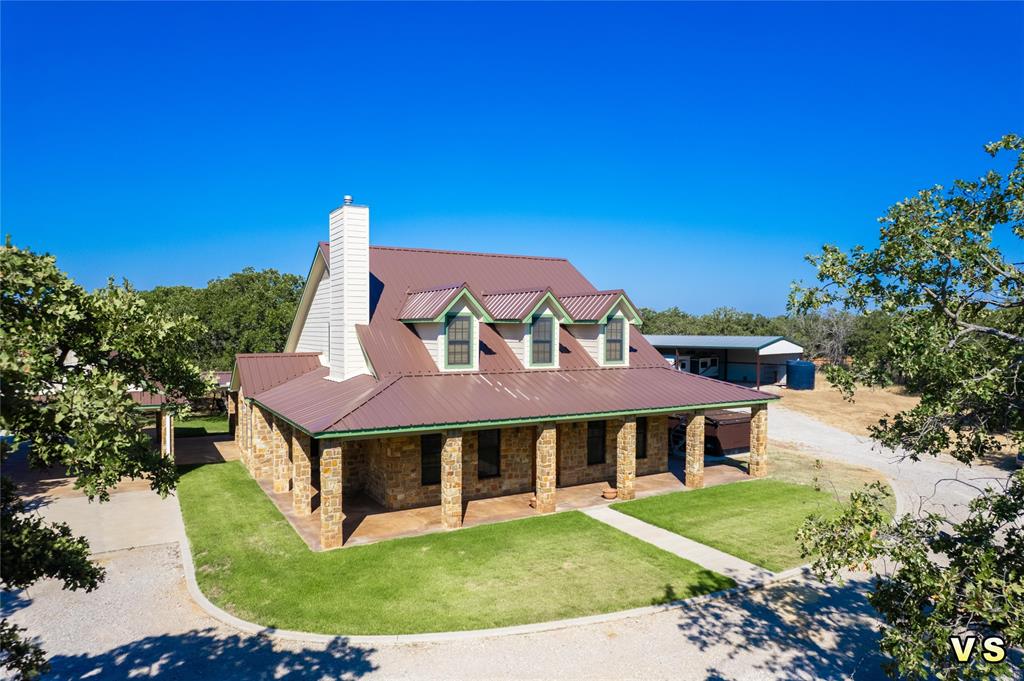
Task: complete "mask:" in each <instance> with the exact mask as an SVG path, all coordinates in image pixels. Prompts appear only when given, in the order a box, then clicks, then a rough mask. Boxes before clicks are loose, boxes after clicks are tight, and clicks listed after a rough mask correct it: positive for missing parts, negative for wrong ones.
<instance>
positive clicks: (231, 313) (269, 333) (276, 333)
mask: <svg viewBox="0 0 1024 681" xmlns="http://www.w3.org/2000/svg"><path fill="white" fill-rule="evenodd" d="M304 284H305V281H304V280H303V279H302V277H299V276H297V275H294V274H283V273H281V272H278V271H277V270H273V269H268V270H260V271H257V270H254V269H252V268H251V267H247V268H245V269H244V270H242V271H241V272H236V273H234V274H232V275H230V276H229V277H226V278H224V279H214V280H213V281H211V282H210V283H209V284H207V286H206V287H205V288H198V289H197V288H191V287H188V286H158V287H156V288H155V289H153V290H151V291H143V292H142V297H143V298H144V299H145V300H146V301H148V302H150V303H151V304H153V305H155V306H156V307H158V308H159V309H161V310H163V311H164V312H165V313H166V314H167V315H168V316H169V317H172V318H181V317H182V316H183V315H194V316H195V317H197V318H198V319H199V320H200V321H201V322H202V323H203V324H204V325H205V327H206V329H207V332H206V333H205V334H203V335H202V336H201V337H199V338H198V339H197V341H196V343H195V344H194V346H193V350H192V352H193V355H192V356H193V358H194V360H195V361H196V362H197V363H198V364H199V365H200V366H201V367H202V368H203V369H207V370H224V371H226V370H229V369H231V368H232V367H233V366H234V361H235V354H236V353H240V352H280V351H281V350H283V349H284V344H285V340H287V338H288V331H289V330H290V329H291V324H292V318H293V317H294V316H295V308H296V307H297V306H298V303H299V299H300V298H301V297H302V288H303V286H304Z"/></svg>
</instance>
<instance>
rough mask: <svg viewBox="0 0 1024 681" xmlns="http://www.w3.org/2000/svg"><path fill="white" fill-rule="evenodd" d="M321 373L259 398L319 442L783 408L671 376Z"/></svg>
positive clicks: (645, 372) (650, 370)
mask: <svg viewBox="0 0 1024 681" xmlns="http://www.w3.org/2000/svg"><path fill="white" fill-rule="evenodd" d="M326 375H327V370H326V369H325V368H324V369H318V370H316V371H314V372H310V373H308V374H306V375H304V376H302V377H300V378H298V379H295V380H293V381H289V382H288V383H286V384H283V385H281V386H278V387H276V388H273V389H271V390H268V391H267V392H266V393H265V394H263V395H260V396H258V397H257V398H256V401H257V402H259V403H260V404H262V405H263V406H265V407H267V408H269V409H271V410H272V411H274V412H277V413H279V414H281V415H283V416H284V417H285V418H287V419H288V420H289V421H291V422H292V423H294V424H295V425H297V426H299V427H300V428H302V429H303V430H306V431H307V432H310V433H314V434H321V435H323V434H325V433H332V434H337V435H341V436H345V435H353V436H354V435H366V434H369V433H377V432H383V431H393V430H408V429H421V430H429V429H431V428H432V427H449V426H459V425H462V426H470V425H477V426H480V425H486V424H489V423H507V422H516V421H539V420H544V419H555V420H557V419H567V418H575V417H579V418H585V417H587V416H594V417H599V416H601V415H608V414H614V413H637V412H641V413H642V412H644V411H648V412H657V411H663V412H668V411H671V410H674V409H680V410H682V409H686V408H694V407H699V406H701V405H722V404H731V405H741V404H754V403H763V402H766V401H769V400H773V399H777V398H776V397H775V396H773V395H770V394H768V393H763V392H760V391H757V390H752V389H750V388H743V387H740V386H737V385H733V384H731V383H724V382H722V381H715V380H712V379H709V378H705V377H703V376H698V375H695V374H686V373H682V372H679V371H675V370H673V369H670V368H669V367H664V366H662V367H640V368H608V367H605V368H591V369H556V370H536V369H534V370H519V371H506V372H490V373H446V374H432V375H426V374H424V375H417V376H396V377H393V378H390V379H388V380H386V381H379V382H377V381H374V380H373V379H372V378H370V377H368V376H360V377H357V378H353V379H351V380H348V381H344V382H336V381H329V380H327V379H326V378H325V377H326Z"/></svg>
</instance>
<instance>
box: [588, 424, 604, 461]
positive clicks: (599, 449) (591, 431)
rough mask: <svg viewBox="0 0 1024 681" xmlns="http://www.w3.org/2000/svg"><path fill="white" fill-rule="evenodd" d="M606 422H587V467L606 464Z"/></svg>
mask: <svg viewBox="0 0 1024 681" xmlns="http://www.w3.org/2000/svg"><path fill="white" fill-rule="evenodd" d="M604 447H605V429H604V421H587V465H588V466H593V465H594V464H599V463H604Z"/></svg>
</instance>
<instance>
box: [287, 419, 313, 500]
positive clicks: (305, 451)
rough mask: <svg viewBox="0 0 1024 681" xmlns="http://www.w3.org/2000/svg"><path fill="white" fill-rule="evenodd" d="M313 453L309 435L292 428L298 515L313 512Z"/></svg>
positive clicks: (294, 488) (293, 495) (293, 469)
mask: <svg viewBox="0 0 1024 681" xmlns="http://www.w3.org/2000/svg"><path fill="white" fill-rule="evenodd" d="M312 454H313V447H312V443H311V442H310V438H309V436H308V435H306V434H305V433H303V432H302V431H301V430H299V429H298V428H292V509H293V510H294V511H295V513H296V514H298V515H309V514H310V513H312V512H313V481H312V475H313V457H312Z"/></svg>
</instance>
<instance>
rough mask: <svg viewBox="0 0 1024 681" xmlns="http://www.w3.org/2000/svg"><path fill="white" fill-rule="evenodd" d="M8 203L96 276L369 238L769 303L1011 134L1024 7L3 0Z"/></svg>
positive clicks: (292, 260) (61, 255)
mask: <svg viewBox="0 0 1024 681" xmlns="http://www.w3.org/2000/svg"><path fill="white" fill-rule="evenodd" d="M0 11H2V17H0V18H2V30H3V35H2V43H3V46H2V59H3V67H2V68H3V72H2V77H3V81H2V84H3V92H2V98H3V99H2V125H3V128H2V135H3V138H2V145H3V148H2V163H3V168H2V170H3V175H2V211H3V213H2V226H3V229H4V232H5V233H7V232H9V233H11V234H12V235H13V238H14V241H15V243H17V244H20V245H27V246H30V247H32V248H34V249H36V250H40V251H49V252H52V253H54V254H56V255H57V256H58V261H59V263H60V264H61V266H62V267H63V268H64V269H66V270H67V271H68V272H70V273H71V275H72V276H74V277H75V278H76V279H77V280H78V281H80V282H81V283H82V284H84V285H86V286H88V287H94V286H97V285H100V284H102V283H103V282H104V281H105V280H106V278H107V276H109V275H115V276H116V277H127V278H128V279H129V280H131V281H132V282H133V283H134V284H135V285H136V286H138V287H140V288H149V287H152V286H155V285H158V284H190V285H202V284H204V283H205V282H206V281H207V280H208V279H211V278H214V277H219V276H224V275H227V274H229V273H231V272H233V271H237V270H239V269H241V268H242V267H244V266H247V265H251V266H253V267H257V268H263V267H275V268H277V269H280V270H285V271H289V272H296V273H299V274H303V275H304V274H305V273H306V271H307V268H308V266H309V262H310V259H311V257H312V252H313V244H314V242H315V241H316V240H318V239H323V238H326V234H327V214H328V212H329V211H330V209H331V208H333V207H334V206H336V205H338V204H339V203H340V202H341V199H342V196H343V195H344V194H353V195H354V196H355V197H356V199H357V201H359V202H360V203H367V204H369V205H370V206H371V209H372V224H371V240H372V241H373V242H374V243H376V244H380V245H400V246H423V247H432V248H453V249H461V250H482V251H497V252H511V253H527V254H541V255H553V256H565V257H568V258H571V259H572V260H573V262H574V263H575V264H576V266H577V267H578V268H579V269H580V270H581V271H582V272H583V273H584V274H586V275H587V276H588V277H590V278H591V280H592V281H593V282H594V283H595V284H596V285H597V286H600V287H609V288H618V287H622V288H625V289H627V290H628V291H629V292H630V294H631V295H632V297H633V298H634V300H636V301H637V302H638V303H639V304H641V305H647V306H653V307H658V308H661V307H666V306H669V305H679V306H680V307H682V308H683V309H686V310H689V311H693V312H704V311H707V310H709V309H711V308H712V307H715V306H718V305H731V306H734V307H738V308H742V309H747V310H751V311H757V312H764V313H779V312H782V311H783V310H784V306H785V298H786V294H787V292H788V287H789V282H790V281H791V280H792V279H793V278H794V277H800V276H807V274H808V269H807V267H806V266H804V265H803V264H802V256H803V254H804V253H807V252H809V251H814V250H817V249H818V248H819V247H820V246H821V244H822V243H823V242H826V241H831V242H834V243H838V244H840V245H842V246H850V245H853V244H855V243H871V242H873V241H874V239H875V237H876V234H877V225H876V223H875V218H876V217H877V216H878V215H880V214H882V212H883V211H884V209H885V208H886V206H888V205H889V204H891V203H893V202H894V201H897V200H899V199H900V198H902V197H904V196H906V195H908V194H910V193H912V192H914V191H916V190H917V189H919V188H922V187H925V186H929V185H931V184H933V183H937V182H948V181H949V180H951V179H952V178H953V177H957V176H973V175H976V174H977V173H980V172H981V171H982V170H984V169H985V168H986V167H987V166H988V164H989V162H990V159H988V158H987V157H986V156H985V155H984V153H983V152H982V150H981V146H982V145H983V144H984V143H985V142H988V141H990V140H993V139H996V138H998V137H1000V136H1001V135H1002V134H1003V133H1005V132H1008V131H1011V130H1015V131H1017V132H1024V85H1022V84H1024V5H1022V4H969V5H968V4H963V5H958V4H934V5H933V4H908V5H891V4H857V5H840V4H829V5H812V4H791V5H769V4H691V5H681V4H656V5H637V4H630V5H614V4H599V5H588V4H567V5H553V4H530V5H525V4H524V5H507V4H485V5H469V4H458V5H440V4H421V5H397V4H375V5H344V4H305V5H298V4H287V5H285V4H185V3H173V4H150V3H145V4H139V5H129V4H109V5H86V4H73V5H61V4H50V3H36V4H11V3H6V2H5V3H4V4H3V6H2V10H0Z"/></svg>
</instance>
